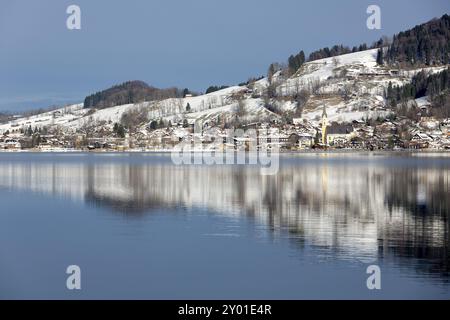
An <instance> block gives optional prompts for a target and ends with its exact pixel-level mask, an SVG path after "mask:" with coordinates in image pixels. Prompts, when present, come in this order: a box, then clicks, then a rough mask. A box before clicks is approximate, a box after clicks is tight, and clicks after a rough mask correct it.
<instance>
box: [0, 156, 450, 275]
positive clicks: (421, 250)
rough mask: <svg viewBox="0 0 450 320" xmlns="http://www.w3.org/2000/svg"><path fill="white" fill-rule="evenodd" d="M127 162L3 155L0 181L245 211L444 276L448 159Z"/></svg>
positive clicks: (336, 253) (335, 250)
mask: <svg viewBox="0 0 450 320" xmlns="http://www.w3.org/2000/svg"><path fill="white" fill-rule="evenodd" d="M35 157H39V156H34V158H35ZM136 157H139V156H136ZM133 159H134V161H110V160H108V158H105V157H97V158H96V157H94V158H89V159H88V161H86V160H84V159H81V160H77V159H75V160H74V159H70V160H69V158H67V157H65V156H62V155H61V156H56V157H53V158H51V159H49V160H46V161H42V159H39V161H35V159H34V160H33V157H30V160H29V161H27V160H23V159H21V161H15V159H14V158H8V157H6V158H2V160H0V188H7V189H10V190H15V191H17V190H24V191H33V192H39V193H45V194H51V195H54V196H60V197H65V198H68V199H72V200H74V201H83V202H86V203H88V204H90V205H95V206H100V207H104V208H106V209H107V210H108V211H110V212H115V213H116V214H125V215H127V216H129V217H136V218H137V217H140V216H142V215H145V214H152V212H153V210H154V209H158V210H159V209H168V208H177V209H178V208H185V209H186V210H189V211H191V212H195V210H196V209H199V208H201V209H202V210H206V211H207V212H209V213H211V214H221V215H226V216H230V217H235V218H241V217H247V218H251V219H253V220H255V223H257V224H262V225H264V226H266V227H267V228H268V229H270V230H272V232H273V234H274V235H277V234H279V235H283V236H287V237H289V239H291V241H292V243H294V244H295V245H297V246H298V248H299V249H301V247H302V246H304V245H305V243H308V244H310V245H311V246H313V247H315V248H319V249H320V250H321V252H322V253H323V254H325V255H330V256H333V257H338V258H343V259H358V260H361V261H363V262H371V261H374V260H376V259H384V260H388V261H389V262H393V263H397V264H400V265H405V266H412V267H414V268H415V269H416V270H417V271H419V272H421V273H424V274H427V275H431V276H436V277H441V278H443V279H444V280H445V281H447V279H448V277H449V274H450V270H449V266H450V259H449V243H450V239H449V214H450V197H449V194H450V161H449V160H447V159H438V160H433V159H428V158H414V157H375V158H373V157H341V158H336V159H335V158H321V157H314V156H309V157H308V156H305V157H287V158H286V159H283V161H282V165H281V167H280V171H279V173H278V174H277V175H275V176H262V175H260V172H259V169H258V168H254V167H248V166H173V165H171V163H170V158H169V157H161V158H159V160H158V161H149V160H148V158H146V157H144V156H141V158H137V159H139V160H138V161H135V160H136V159H135V158H133Z"/></svg>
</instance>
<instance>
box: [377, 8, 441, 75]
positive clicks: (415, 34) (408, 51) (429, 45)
mask: <svg viewBox="0 0 450 320" xmlns="http://www.w3.org/2000/svg"><path fill="white" fill-rule="evenodd" d="M383 60H384V62H385V63H387V64H401V65H421V64H424V65H429V66H431V65H442V64H448V63H450V16H449V15H448V14H445V15H443V16H442V17H441V18H440V19H433V20H431V21H429V22H427V23H424V24H421V25H418V26H416V27H414V28H412V29H410V30H407V31H403V32H400V33H399V34H397V35H395V36H394V37H393V39H392V44H390V45H389V48H388V50H387V53H386V56H385V57H384V59H383Z"/></svg>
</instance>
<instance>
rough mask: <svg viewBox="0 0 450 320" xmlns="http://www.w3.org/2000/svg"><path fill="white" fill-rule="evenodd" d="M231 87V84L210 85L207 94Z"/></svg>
mask: <svg viewBox="0 0 450 320" xmlns="http://www.w3.org/2000/svg"><path fill="white" fill-rule="evenodd" d="M226 88H229V86H210V87H208V89H206V92H205V93H206V94H208V93H212V92H216V91H219V90H223V89H226Z"/></svg>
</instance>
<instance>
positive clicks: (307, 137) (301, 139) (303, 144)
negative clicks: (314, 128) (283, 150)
mask: <svg viewBox="0 0 450 320" xmlns="http://www.w3.org/2000/svg"><path fill="white" fill-rule="evenodd" d="M313 145H314V136H313V135H311V134H309V133H301V134H299V135H298V147H299V149H310V148H312V146H313Z"/></svg>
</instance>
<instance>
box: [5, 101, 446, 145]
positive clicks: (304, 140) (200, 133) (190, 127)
mask: <svg viewBox="0 0 450 320" xmlns="http://www.w3.org/2000/svg"><path fill="white" fill-rule="evenodd" d="M180 144H183V145H184V146H188V147H189V146H190V147H191V150H195V151H213V150H216V151H222V150H242V149H245V150H249V149H250V148H251V146H256V148H257V149H261V148H265V149H268V150H271V149H272V150H277V151H278V150H279V151H281V152H283V151H305V150H369V151H375V150H450V119H444V120H437V119H435V118H434V117H421V118H420V121H418V122H417V123H414V122H412V121H411V120H409V119H407V118H406V117H400V116H396V117H395V119H389V118H388V119H379V120H377V121H375V120H353V121H351V122H349V123H336V122H329V121H328V117H327V110H326V108H325V107H324V108H323V112H322V117H321V121H320V123H319V124H317V123H313V122H311V121H308V120H307V119H303V118H294V119H292V123H278V122H276V121H273V122H269V123H268V122H254V123H250V124H246V125H242V126H240V127H239V130H236V128H224V127H223V126H220V125H217V124H216V123H211V122H207V123H202V122H200V121H184V122H180V123H174V124H171V125H169V126H166V127H164V128H158V129H155V128H153V127H151V126H150V125H148V126H143V127H140V128H139V129H138V130H135V131H133V132H124V134H123V136H122V137H118V136H117V134H115V129H114V125H113V124H105V125H103V126H96V127H95V129H94V130H93V131H92V132H90V133H88V134H87V133H81V132H71V131H67V130H60V128H58V127H51V128H44V129H41V128H39V129H37V128H34V129H33V128H31V126H30V127H29V128H26V127H23V128H18V129H16V130H12V132H9V131H7V132H3V133H2V134H1V135H0V150H1V151H9V152H14V151H16V152H17V151H32V152H64V151H86V152H126V151H129V152H133V151H134V152H147V151H155V152H161V151H171V150H174V148H175V147H176V146H177V145H180Z"/></svg>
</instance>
